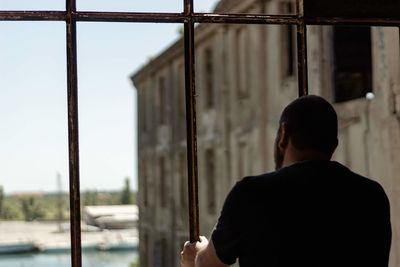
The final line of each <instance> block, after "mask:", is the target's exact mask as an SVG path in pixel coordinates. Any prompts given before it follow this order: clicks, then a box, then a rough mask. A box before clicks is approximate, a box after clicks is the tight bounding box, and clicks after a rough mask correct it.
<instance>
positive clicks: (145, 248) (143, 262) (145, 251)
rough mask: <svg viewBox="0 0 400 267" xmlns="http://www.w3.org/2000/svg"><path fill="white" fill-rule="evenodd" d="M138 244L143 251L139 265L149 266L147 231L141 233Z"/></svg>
mask: <svg viewBox="0 0 400 267" xmlns="http://www.w3.org/2000/svg"><path fill="white" fill-rule="evenodd" d="M139 246H140V248H141V251H142V252H143V254H141V257H140V265H141V266H149V262H148V261H149V235H148V233H147V232H144V233H143V240H141V242H140V243H139Z"/></svg>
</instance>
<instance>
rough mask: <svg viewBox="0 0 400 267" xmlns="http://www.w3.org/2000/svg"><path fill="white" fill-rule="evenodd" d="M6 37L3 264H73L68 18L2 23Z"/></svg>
mask: <svg viewBox="0 0 400 267" xmlns="http://www.w3.org/2000/svg"><path fill="white" fill-rule="evenodd" d="M0 36H6V37H7V38H2V42H1V43H0V123H1V125H2V126H1V131H0V140H1V141H0V161H1V162H2V164H1V166H0V235H1V241H0V246H1V248H2V249H1V251H2V253H1V254H0V266H4V267H5V266H28V265H29V266H33V267H35V266H38V267H39V266H45V265H46V264H50V265H52V266H53V265H57V264H59V265H60V266H69V264H70V252H69V246H70V233H69V197H68V191H69V190H68V189H69V187H68V144H67V143H68V133H67V100H66V96H67V93H66V88H67V85H66V58H65V25H64V23H48V22H29V23H27V22H18V23H15V22H2V23H1V24H0ZM7 249H8V252H7V253H3V252H4V251H5V250H7ZM51 251H60V257H59V258H58V257H55V256H54V255H48V254H47V252H51ZM17 252H25V253H24V254H21V255H22V256H20V254H18V255H17V254H15V253H17Z"/></svg>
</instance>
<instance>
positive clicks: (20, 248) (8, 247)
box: [0, 242, 38, 255]
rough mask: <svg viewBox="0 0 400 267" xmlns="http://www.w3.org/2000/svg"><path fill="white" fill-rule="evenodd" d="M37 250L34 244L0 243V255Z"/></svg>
mask: <svg viewBox="0 0 400 267" xmlns="http://www.w3.org/2000/svg"><path fill="white" fill-rule="evenodd" d="M37 250H38V248H37V246H36V245H35V243H34V242H18V243H0V255H1V254H17V253H28V252H34V251H37Z"/></svg>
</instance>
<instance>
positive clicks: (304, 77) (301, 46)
mask: <svg viewBox="0 0 400 267" xmlns="http://www.w3.org/2000/svg"><path fill="white" fill-rule="evenodd" d="M304 1H306V0H297V2H296V9H297V16H298V18H299V22H298V24H297V67H298V79H299V97H300V96H303V95H308V72H307V70H308V67H307V25H306V23H305V19H304Z"/></svg>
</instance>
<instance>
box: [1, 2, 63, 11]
mask: <svg viewBox="0 0 400 267" xmlns="http://www.w3.org/2000/svg"><path fill="white" fill-rule="evenodd" d="M0 10H65V0H35V1H31V0H1V1H0Z"/></svg>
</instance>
